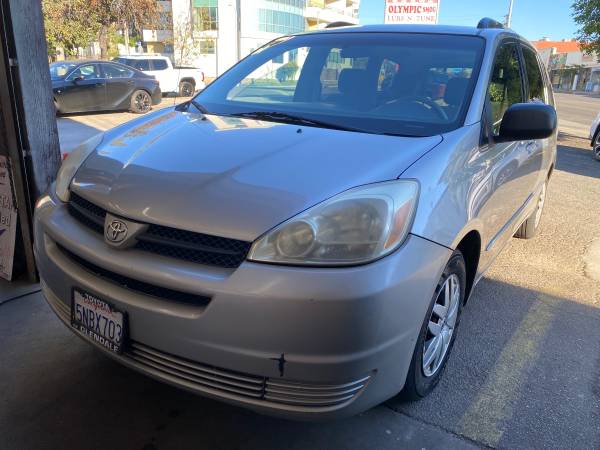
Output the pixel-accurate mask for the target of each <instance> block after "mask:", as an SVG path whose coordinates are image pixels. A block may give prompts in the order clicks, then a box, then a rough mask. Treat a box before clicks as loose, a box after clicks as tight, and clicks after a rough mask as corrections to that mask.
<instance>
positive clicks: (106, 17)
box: [42, 0, 160, 57]
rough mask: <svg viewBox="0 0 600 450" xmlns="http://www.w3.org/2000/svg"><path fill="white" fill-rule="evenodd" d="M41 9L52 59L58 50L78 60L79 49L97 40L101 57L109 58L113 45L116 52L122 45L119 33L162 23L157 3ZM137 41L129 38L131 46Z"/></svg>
mask: <svg viewBox="0 0 600 450" xmlns="http://www.w3.org/2000/svg"><path fill="white" fill-rule="evenodd" d="M42 9H43V12H44V25H45V28H46V40H47V42H48V53H49V56H50V57H54V56H56V49H57V48H58V47H62V48H64V50H65V53H66V54H67V55H69V56H75V55H76V53H77V48H78V47H87V46H88V45H90V44H91V43H92V42H94V41H97V40H98V41H100V46H101V47H102V56H103V57H107V56H110V52H109V47H111V45H110V44H111V43H112V44H113V46H112V47H113V48H114V47H115V46H116V44H117V43H123V42H122V38H120V37H117V35H118V33H117V31H118V30H123V29H124V28H127V29H130V30H135V31H138V32H139V31H141V30H142V28H144V27H148V28H152V27H153V26H154V25H155V24H156V23H158V21H159V19H160V11H159V5H158V2H156V0H42ZM135 40H136V36H132V37H131V38H130V42H135Z"/></svg>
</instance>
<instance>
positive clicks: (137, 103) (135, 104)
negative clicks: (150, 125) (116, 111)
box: [130, 89, 152, 114]
mask: <svg viewBox="0 0 600 450" xmlns="http://www.w3.org/2000/svg"><path fill="white" fill-rule="evenodd" d="M130 103H131V108H130V109H131V112H133V113H136V114H146V113H147V112H148V111H150V110H151V109H152V97H151V96H150V94H149V93H148V92H146V91H144V90H142V89H139V90H137V91H135V92H134V93H133V94H131V101H130Z"/></svg>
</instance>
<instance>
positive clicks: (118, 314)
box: [71, 287, 128, 355]
mask: <svg viewBox="0 0 600 450" xmlns="http://www.w3.org/2000/svg"><path fill="white" fill-rule="evenodd" d="M78 306H79V308H78ZM85 310H87V312H85V313H84V311H85ZM92 314H93V317H92V316H91V315H92ZM84 316H85V317H84ZM102 319H104V321H103V320H102ZM111 322H112V324H113V327H112V333H111V326H110V325H111ZM127 325H128V323H127V313H126V312H125V311H121V310H119V309H118V308H115V306H114V305H112V304H111V303H110V302H107V301H106V300H104V299H102V298H101V297H99V296H97V295H95V294H92V293H90V292H88V291H86V290H85V289H80V288H77V287H73V288H72V289H71V326H72V327H73V328H74V329H75V330H77V331H78V332H79V333H80V334H82V335H83V336H84V337H85V338H86V339H89V340H90V341H91V342H93V343H95V344H97V345H99V346H100V347H103V348H105V349H106V350H108V351H110V352H112V353H116V354H118V355H120V354H122V353H123V347H124V343H125V342H126V339H127ZM119 326H120V328H121V329H120V333H119V330H118V327H119ZM111 334H112V336H113V337H111Z"/></svg>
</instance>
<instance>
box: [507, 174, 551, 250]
mask: <svg viewBox="0 0 600 450" xmlns="http://www.w3.org/2000/svg"><path fill="white" fill-rule="evenodd" d="M547 187H548V180H546V181H545V182H544V184H543V185H542V190H541V192H540V195H539V196H538V200H537V205H536V207H535V210H534V211H533V212H532V213H531V215H530V216H529V217H528V218H527V219H526V220H525V222H523V223H522V224H521V226H520V227H519V229H518V230H517V232H516V233H515V237H516V238H519V239H531V238H533V237H535V235H536V234H537V232H538V230H539V228H540V221H541V218H542V213H543V212H544V205H545V203H546V189H547Z"/></svg>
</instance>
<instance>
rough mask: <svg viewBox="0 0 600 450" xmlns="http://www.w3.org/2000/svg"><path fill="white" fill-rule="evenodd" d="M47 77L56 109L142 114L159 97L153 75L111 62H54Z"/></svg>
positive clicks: (61, 110)
mask: <svg viewBox="0 0 600 450" xmlns="http://www.w3.org/2000/svg"><path fill="white" fill-rule="evenodd" d="M50 78H51V80H52V90H53V94H54V105H55V107H56V111H57V112H58V113H69V112H84V111H109V110H126V109H129V110H131V111H132V112H134V113H138V114H143V113H147V112H148V111H150V110H151V109H152V105H157V104H159V103H160V101H161V97H162V95H161V92H160V87H159V84H158V81H157V80H156V79H155V78H154V77H152V76H150V75H147V74H145V73H143V72H141V71H139V70H136V69H133V68H132V67H128V66H124V65H123V64H118V63H114V62H106V61H60V62H55V63H52V64H50Z"/></svg>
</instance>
